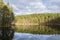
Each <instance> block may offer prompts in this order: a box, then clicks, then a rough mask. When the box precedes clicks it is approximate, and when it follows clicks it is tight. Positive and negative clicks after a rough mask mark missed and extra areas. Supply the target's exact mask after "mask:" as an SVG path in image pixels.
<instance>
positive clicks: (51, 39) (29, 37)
mask: <svg viewBox="0 0 60 40" xmlns="http://www.w3.org/2000/svg"><path fill="white" fill-rule="evenodd" d="M13 40H60V35H38V34H28V33H18V32H15V34H14V38H13Z"/></svg>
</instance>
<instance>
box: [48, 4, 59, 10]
mask: <svg viewBox="0 0 60 40" xmlns="http://www.w3.org/2000/svg"><path fill="white" fill-rule="evenodd" d="M48 8H49V9H50V10H58V9H60V7H58V6H57V5H51V6H49V7H48Z"/></svg>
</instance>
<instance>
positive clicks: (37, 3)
mask: <svg viewBox="0 0 60 40" xmlns="http://www.w3.org/2000/svg"><path fill="white" fill-rule="evenodd" d="M30 5H31V6H34V8H37V9H45V8H46V7H45V5H43V4H42V3H41V2H32V3H30Z"/></svg>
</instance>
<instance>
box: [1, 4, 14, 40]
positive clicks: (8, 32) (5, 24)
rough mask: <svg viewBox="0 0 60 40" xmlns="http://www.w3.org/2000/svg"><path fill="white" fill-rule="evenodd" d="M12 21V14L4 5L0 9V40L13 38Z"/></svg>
mask: <svg viewBox="0 0 60 40" xmlns="http://www.w3.org/2000/svg"><path fill="white" fill-rule="evenodd" d="M13 21H14V14H13V12H12V11H11V10H10V9H9V8H8V6H7V5H4V6H2V7H1V8H0V31H2V33H0V35H1V34H2V36H1V40H12V38H13V36H14V29H13V27H12V26H13Z"/></svg>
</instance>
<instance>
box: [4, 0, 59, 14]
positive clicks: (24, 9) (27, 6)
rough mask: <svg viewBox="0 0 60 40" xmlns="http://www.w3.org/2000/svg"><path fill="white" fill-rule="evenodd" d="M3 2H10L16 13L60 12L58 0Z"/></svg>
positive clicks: (7, 0) (14, 0)
mask: <svg viewBox="0 0 60 40" xmlns="http://www.w3.org/2000/svg"><path fill="white" fill-rule="evenodd" d="M4 2H5V3H8V2H9V3H10V5H11V6H12V7H13V11H14V13H15V14H16V15H26V14H32V13H45V12H49V13H59V12H60V0H4Z"/></svg>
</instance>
